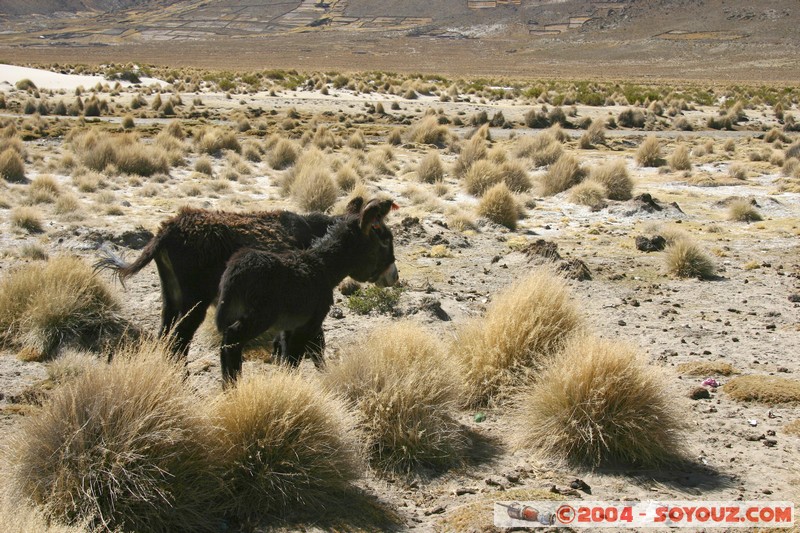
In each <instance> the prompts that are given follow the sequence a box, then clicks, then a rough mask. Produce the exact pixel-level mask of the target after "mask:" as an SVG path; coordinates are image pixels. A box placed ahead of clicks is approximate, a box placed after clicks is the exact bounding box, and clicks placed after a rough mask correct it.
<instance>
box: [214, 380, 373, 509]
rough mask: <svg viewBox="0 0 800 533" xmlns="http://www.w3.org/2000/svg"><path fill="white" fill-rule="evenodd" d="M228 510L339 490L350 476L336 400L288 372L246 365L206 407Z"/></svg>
mask: <svg viewBox="0 0 800 533" xmlns="http://www.w3.org/2000/svg"><path fill="white" fill-rule="evenodd" d="M211 416H212V420H213V422H214V425H215V427H216V429H215V431H214V432H213V441H214V446H213V447H214V449H215V450H216V454H217V455H218V457H219V460H220V462H221V464H222V477H223V480H224V484H225V487H226V488H227V490H228V493H229V496H228V498H227V501H226V502H224V506H225V510H226V512H227V513H228V514H230V515H233V516H236V517H239V518H240V519H247V518H250V517H257V516H259V515H284V514H286V513H287V512H288V511H291V510H292V509H296V508H297V507H298V506H309V507H317V506H324V505H326V504H330V503H331V502H333V501H335V500H336V498H337V497H339V498H341V494H342V492H344V491H346V490H347V488H348V487H349V484H350V483H351V482H352V481H354V480H355V479H357V478H358V476H359V475H360V473H361V470H362V468H361V465H360V462H359V460H358V453H357V448H356V445H355V443H354V442H355V441H354V438H353V437H354V435H353V431H352V424H351V423H350V422H349V420H348V415H347V413H346V412H345V410H344V408H343V406H342V405H341V404H340V403H339V402H337V401H336V400H335V399H334V398H333V397H332V396H331V395H329V394H326V393H324V392H323V391H322V390H320V388H319V387H318V386H316V387H315V386H314V385H313V384H311V383H309V382H308V381H307V380H304V379H302V378H301V377H300V376H299V375H297V374H296V373H291V372H289V371H286V370H278V371H275V372H274V373H272V374H270V375H266V374H263V373H248V374H246V375H245V376H243V377H242V378H240V379H239V381H238V382H237V384H236V386H235V388H233V389H231V390H229V391H227V392H226V393H225V394H223V395H222V396H220V397H219V398H218V399H217V400H216V401H215V402H214V403H213V405H212V407H211Z"/></svg>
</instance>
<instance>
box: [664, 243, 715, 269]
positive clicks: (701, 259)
mask: <svg viewBox="0 0 800 533" xmlns="http://www.w3.org/2000/svg"><path fill="white" fill-rule="evenodd" d="M664 253H665V254H666V255H665V261H666V265H667V272H668V273H669V274H671V275H673V276H677V277H679V278H700V279H710V278H713V277H714V275H715V273H716V270H717V269H716V266H715V265H714V262H713V261H712V260H711V257H709V255H708V254H706V253H705V252H704V251H703V250H702V249H701V248H700V246H698V245H697V244H696V243H695V242H694V241H692V240H691V239H690V238H689V237H685V238H680V239H676V240H674V241H673V242H670V243H669V244H668V246H667V248H666V250H665V251H664Z"/></svg>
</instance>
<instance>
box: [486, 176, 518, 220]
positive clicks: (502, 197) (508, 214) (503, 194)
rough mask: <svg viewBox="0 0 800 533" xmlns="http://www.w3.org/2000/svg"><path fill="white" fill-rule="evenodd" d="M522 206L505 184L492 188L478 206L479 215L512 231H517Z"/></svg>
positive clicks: (501, 183)
mask: <svg viewBox="0 0 800 533" xmlns="http://www.w3.org/2000/svg"><path fill="white" fill-rule="evenodd" d="M520 211H521V208H520V205H519V203H518V202H517V200H516V198H514V195H513V194H512V193H511V190H510V189H509V188H508V186H507V185H506V184H505V183H504V182H500V183H498V184H496V185H494V186H493V187H491V188H490V189H489V190H488V191H486V193H485V194H484V195H483V197H482V198H481V201H480V203H479V204H478V215H479V216H482V217H484V218H487V219H489V220H491V221H492V222H494V223H495V224H500V225H501V226H505V227H507V228H508V229H510V230H515V229H517V220H518V219H519V218H520Z"/></svg>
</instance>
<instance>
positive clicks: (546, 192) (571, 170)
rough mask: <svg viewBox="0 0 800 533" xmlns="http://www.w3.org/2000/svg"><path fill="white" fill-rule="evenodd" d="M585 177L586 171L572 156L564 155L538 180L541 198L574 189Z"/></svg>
mask: <svg viewBox="0 0 800 533" xmlns="http://www.w3.org/2000/svg"><path fill="white" fill-rule="evenodd" d="M585 177H586V169H584V168H583V167H582V166H581V163H580V161H579V160H578V159H577V158H576V157H575V156H573V155H572V154H568V153H564V154H562V155H561V157H559V158H558V160H557V161H556V162H555V163H553V164H552V165H551V166H550V168H548V169H547V172H545V174H544V175H543V176H541V177H540V179H539V189H540V192H541V194H542V195H543V196H553V195H554V194H558V193H560V192H564V191H566V190H567V189H569V188H570V187H574V186H575V185H577V184H578V183H580V182H581V181H583V179H584V178H585Z"/></svg>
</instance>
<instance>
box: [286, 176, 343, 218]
mask: <svg viewBox="0 0 800 533" xmlns="http://www.w3.org/2000/svg"><path fill="white" fill-rule="evenodd" d="M290 192H291V196H292V198H293V199H294V201H295V202H296V203H297V205H299V206H300V208H301V209H303V210H304V211H307V212H313V211H327V210H328V209H330V208H331V207H333V204H334V203H336V199H337V198H338V197H339V188H338V187H337V186H336V182H335V181H334V180H333V177H332V176H331V173H330V171H329V170H328V169H327V168H325V167H310V166H305V167H303V168H302V169H300V170H299V171H298V172H297V173H296V175H295V176H294V180H293V183H292V186H291V191H290Z"/></svg>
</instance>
